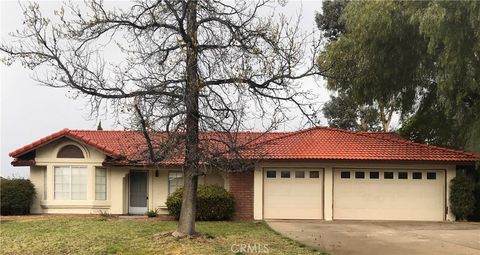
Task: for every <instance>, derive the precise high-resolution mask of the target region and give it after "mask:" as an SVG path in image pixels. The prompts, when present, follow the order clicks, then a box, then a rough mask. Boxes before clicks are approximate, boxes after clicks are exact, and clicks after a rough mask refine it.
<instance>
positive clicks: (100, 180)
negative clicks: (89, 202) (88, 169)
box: [95, 168, 107, 200]
mask: <svg viewBox="0 0 480 255" xmlns="http://www.w3.org/2000/svg"><path fill="white" fill-rule="evenodd" d="M95 200H107V169H105V168H96V169H95Z"/></svg>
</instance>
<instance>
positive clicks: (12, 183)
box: [0, 178, 35, 215]
mask: <svg viewBox="0 0 480 255" xmlns="http://www.w3.org/2000/svg"><path fill="white" fill-rule="evenodd" d="M34 198H35V187H34V186H33V184H32V182H31V181H30V180H26V179H4V178H1V179H0V202H1V204H0V209H1V210H0V211H1V214H2V215H18V214H29V213H30V206H31V205H32V202H33V199H34Z"/></svg>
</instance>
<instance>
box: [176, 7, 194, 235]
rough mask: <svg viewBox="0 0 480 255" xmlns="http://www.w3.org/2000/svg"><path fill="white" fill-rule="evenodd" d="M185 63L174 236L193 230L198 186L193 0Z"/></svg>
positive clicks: (188, 17)
mask: <svg viewBox="0 0 480 255" xmlns="http://www.w3.org/2000/svg"><path fill="white" fill-rule="evenodd" d="M186 19H187V31H186V33H187V37H188V40H187V47H186V51H187V66H186V80H187V82H186V88H185V89H186V95H185V99H184V100H185V107H186V112H187V113H186V120H185V123H186V134H185V136H186V137H185V164H184V169H183V171H184V182H183V183H184V184H183V185H184V190H183V199H182V209H181V212H180V219H179V222H178V227H177V230H176V231H175V232H174V233H173V235H174V236H177V237H183V236H192V235H194V234H195V215H196V207H197V206H196V205H197V204H196V200H197V186H198V164H199V157H198V154H199V128H198V121H199V110H198V97H199V89H200V80H199V76H198V64H197V62H198V49H197V46H198V43H197V1H189V2H188V3H187V13H186Z"/></svg>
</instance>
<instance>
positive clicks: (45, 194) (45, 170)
mask: <svg viewBox="0 0 480 255" xmlns="http://www.w3.org/2000/svg"><path fill="white" fill-rule="evenodd" d="M47 183H48V179H47V168H45V169H44V170H43V200H47Z"/></svg>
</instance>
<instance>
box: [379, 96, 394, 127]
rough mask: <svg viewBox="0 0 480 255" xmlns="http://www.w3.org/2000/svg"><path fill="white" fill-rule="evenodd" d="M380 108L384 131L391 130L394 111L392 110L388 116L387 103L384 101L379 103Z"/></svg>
mask: <svg viewBox="0 0 480 255" xmlns="http://www.w3.org/2000/svg"><path fill="white" fill-rule="evenodd" d="M378 108H379V110H380V120H381V122H382V128H383V132H389V130H390V129H389V127H390V121H391V120H392V113H393V111H391V112H390V113H389V114H388V117H387V113H386V112H385V105H384V104H383V103H382V102H379V103H378Z"/></svg>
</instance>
